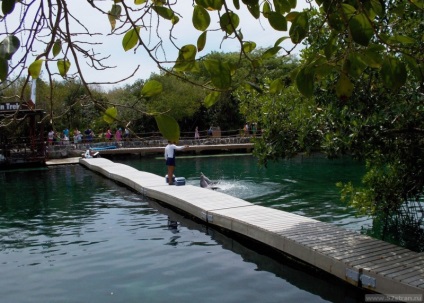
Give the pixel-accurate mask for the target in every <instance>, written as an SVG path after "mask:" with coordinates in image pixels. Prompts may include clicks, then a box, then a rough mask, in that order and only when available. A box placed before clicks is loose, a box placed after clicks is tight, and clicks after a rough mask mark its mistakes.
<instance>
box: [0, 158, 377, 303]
mask: <svg viewBox="0 0 424 303" xmlns="http://www.w3.org/2000/svg"><path fill="white" fill-rule="evenodd" d="M183 155H184V154H179V156H180V157H179V158H178V159H177V170H176V175H177V176H184V177H186V179H187V183H188V184H193V185H196V186H198V176H199V174H200V172H203V173H204V174H205V175H207V176H208V177H209V178H211V179H214V180H217V181H219V186H220V190H221V191H223V192H226V193H228V194H231V195H235V196H238V197H240V198H243V199H245V200H247V201H250V202H252V203H255V204H259V205H264V206H267V207H274V208H278V209H282V210H286V211H291V212H295V213H299V214H302V215H306V216H310V217H314V218H317V219H320V220H322V221H327V222H332V223H334V224H337V225H340V226H344V227H345V228H350V229H355V230H360V229H361V228H362V226H364V225H367V224H369V223H370V222H369V221H368V219H367V218H360V217H359V218H358V217H356V216H355V213H354V211H353V210H351V209H348V208H346V206H345V205H343V204H342V203H340V202H338V191H337V189H336V188H335V186H334V183H335V182H336V181H341V180H348V179H352V178H357V177H358V176H359V173H360V171H361V166H360V165H358V164H356V163H353V162H350V161H345V160H343V161H339V162H328V161H326V160H324V159H321V158H316V159H306V158H304V159H301V158H299V159H296V160H293V161H288V162H282V163H279V164H275V165H273V166H270V167H269V168H268V169H267V170H263V169H261V168H259V167H258V166H256V164H255V163H256V162H255V161H254V159H253V158H252V157H251V156H246V155H243V156H237V155H236V156H228V155H224V156H220V157H212V156H211V157H191V156H189V157H186V158H184V157H183ZM114 161H116V162H122V163H125V164H128V165H131V166H134V167H136V168H139V169H142V170H145V171H149V172H153V173H156V174H159V175H164V174H165V173H164V171H165V166H164V163H163V160H162V158H154V157H152V158H150V157H149V158H140V159H138V158H136V159H134V158H129V159H123V158H120V159H114ZM164 182H165V181H164ZM0 184H1V191H0V268H1V275H0V281H1V288H0V298H1V301H2V302H8V303H15V302H16V303H25V302H32V303H34V302H35V303H37V302H91V303H95V302H164V303H165V302H294V301H296V302H362V301H363V298H364V295H363V293H362V292H361V291H359V290H357V289H354V288H352V287H351V286H348V285H346V284H343V283H341V282H339V281H337V280H335V279H332V278H331V277H328V276H326V275H320V274H317V273H315V272H312V271H309V270H308V269H306V268H304V267H302V266H299V265H298V264H296V263H293V262H292V261H290V260H288V259H286V258H283V257H282V256H279V255H271V254H269V252H268V251H267V250H266V249H263V248H262V247H258V246H257V245H254V244H253V243H249V242H245V241H243V240H240V239H236V238H232V237H229V236H228V235H225V234H222V233H220V232H218V231H217V230H214V229H213V228H210V227H207V226H205V225H203V224H199V223H197V222H194V221H192V220H190V219H188V218H185V217H184V216H183V215H181V214H178V213H175V212H173V211H171V210H169V209H167V208H165V207H163V206H161V205H159V204H158V203H156V202H154V201H150V200H148V199H146V198H145V197H143V196H141V195H139V194H138V193H135V192H132V191H130V190H129V189H127V188H125V187H123V186H120V185H119V184H116V183H114V182H112V181H110V180H108V179H105V178H103V177H101V176H99V175H97V174H95V173H93V172H91V171H88V170H87V169H85V168H84V167H82V166H79V165H69V166H60V167H51V168H49V169H46V170H36V171H25V172H0Z"/></svg>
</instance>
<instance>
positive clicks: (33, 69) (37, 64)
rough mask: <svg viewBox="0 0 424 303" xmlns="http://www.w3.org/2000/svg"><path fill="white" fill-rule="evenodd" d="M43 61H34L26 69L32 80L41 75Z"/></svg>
mask: <svg viewBox="0 0 424 303" xmlns="http://www.w3.org/2000/svg"><path fill="white" fill-rule="evenodd" d="M43 62H44V60H41V59H39V60H35V61H34V62H32V63H31V65H30V66H29V67H28V73H29V75H30V76H31V77H32V79H37V78H38V77H39V76H40V73H41V67H42V65H43Z"/></svg>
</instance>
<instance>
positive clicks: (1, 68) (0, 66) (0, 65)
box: [0, 58, 9, 82]
mask: <svg viewBox="0 0 424 303" xmlns="http://www.w3.org/2000/svg"><path fill="white" fill-rule="evenodd" d="M8 73H9V64H8V63H7V60H6V59H4V58H0V80H1V81H2V82H4V81H6V79H7V74H8Z"/></svg>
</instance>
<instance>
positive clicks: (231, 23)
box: [219, 12, 240, 35]
mask: <svg viewBox="0 0 424 303" xmlns="http://www.w3.org/2000/svg"><path fill="white" fill-rule="evenodd" d="M239 23H240V19H239V17H238V15H237V14H235V13H233V12H227V13H225V14H223V15H222V16H221V18H220V19H219V25H220V26H221V29H222V30H223V31H224V32H226V33H227V34H228V35H231V34H232V33H234V31H235V30H236V29H237V27H238V26H239Z"/></svg>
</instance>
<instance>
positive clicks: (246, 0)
mask: <svg viewBox="0 0 424 303" xmlns="http://www.w3.org/2000/svg"><path fill="white" fill-rule="evenodd" d="M241 1H242V2H243V3H244V4H246V5H257V4H259V0H241Z"/></svg>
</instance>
